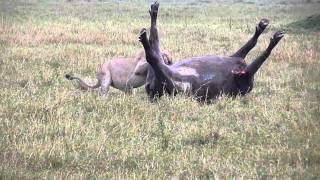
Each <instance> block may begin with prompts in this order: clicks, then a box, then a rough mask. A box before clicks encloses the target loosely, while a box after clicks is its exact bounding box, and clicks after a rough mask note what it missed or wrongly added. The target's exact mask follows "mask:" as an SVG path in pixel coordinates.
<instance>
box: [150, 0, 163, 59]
mask: <svg viewBox="0 0 320 180" xmlns="http://www.w3.org/2000/svg"><path fill="white" fill-rule="evenodd" d="M158 10H159V3H158V1H156V2H154V3H153V4H152V5H151V7H150V10H149V14H150V18H151V25H150V36H149V43H150V45H151V48H152V50H154V51H156V53H158V54H159V55H160V42H159V35H158V29H157V16H158Z"/></svg>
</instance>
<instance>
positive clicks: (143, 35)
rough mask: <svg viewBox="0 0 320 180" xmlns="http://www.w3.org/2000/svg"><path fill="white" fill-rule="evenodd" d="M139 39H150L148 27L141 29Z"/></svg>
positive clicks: (141, 40)
mask: <svg viewBox="0 0 320 180" xmlns="http://www.w3.org/2000/svg"><path fill="white" fill-rule="evenodd" d="M139 41H140V42H143V41H148V38H147V29H146V28H143V29H141V31H140V34H139Z"/></svg>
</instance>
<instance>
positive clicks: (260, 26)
mask: <svg viewBox="0 0 320 180" xmlns="http://www.w3.org/2000/svg"><path fill="white" fill-rule="evenodd" d="M268 25H269V20H268V19H261V20H260V22H259V24H258V26H257V28H256V29H257V32H258V33H262V32H263V31H264V30H265V29H266V27H267V26H268Z"/></svg>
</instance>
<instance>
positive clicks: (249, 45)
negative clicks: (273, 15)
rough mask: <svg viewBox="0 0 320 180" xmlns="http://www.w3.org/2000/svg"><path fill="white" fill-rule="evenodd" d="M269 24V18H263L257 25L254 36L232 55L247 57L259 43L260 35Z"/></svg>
mask: <svg viewBox="0 0 320 180" xmlns="http://www.w3.org/2000/svg"><path fill="white" fill-rule="evenodd" d="M268 25H269V20H267V19H261V21H260V22H259V24H258V25H257V26H256V32H255V33H254V35H253V37H252V38H251V39H250V40H249V41H248V42H247V43H246V44H245V45H244V46H242V47H241V48H240V49H239V50H238V51H237V52H236V53H234V54H233V55H231V57H241V58H243V59H244V58H245V57H246V56H247V54H248V53H249V51H250V50H251V49H252V48H253V47H254V46H255V45H256V44H257V41H258V38H259V36H260V35H261V34H262V32H263V31H264V30H265V29H266V27H267V26H268Z"/></svg>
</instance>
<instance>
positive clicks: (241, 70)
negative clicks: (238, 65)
mask: <svg viewBox="0 0 320 180" xmlns="http://www.w3.org/2000/svg"><path fill="white" fill-rule="evenodd" d="M231 72H232V74H234V75H236V76H245V75H247V71H246V70H244V69H240V70H232V71H231Z"/></svg>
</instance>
